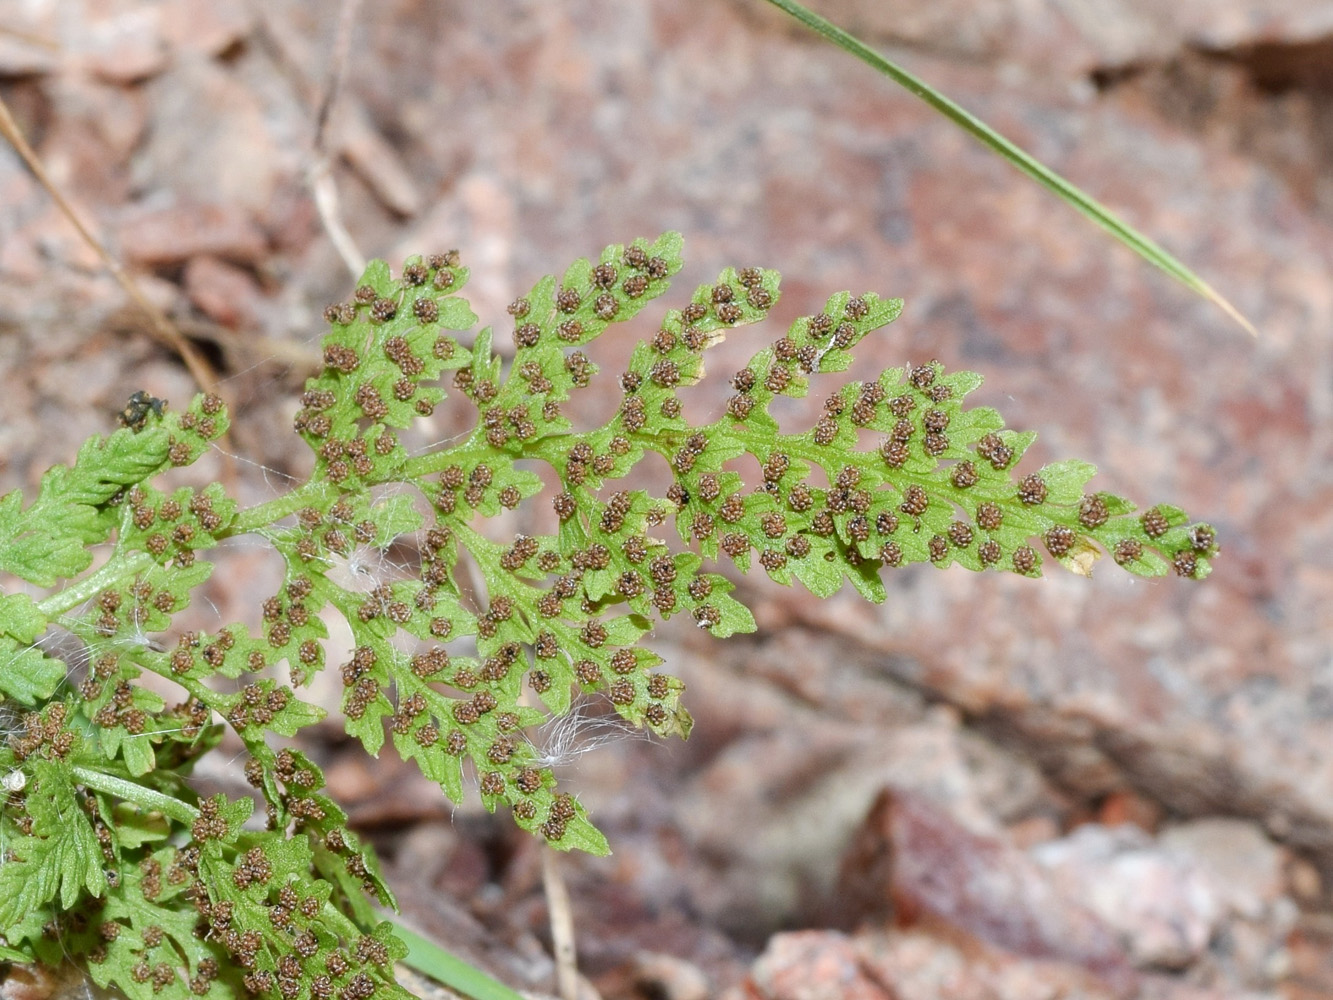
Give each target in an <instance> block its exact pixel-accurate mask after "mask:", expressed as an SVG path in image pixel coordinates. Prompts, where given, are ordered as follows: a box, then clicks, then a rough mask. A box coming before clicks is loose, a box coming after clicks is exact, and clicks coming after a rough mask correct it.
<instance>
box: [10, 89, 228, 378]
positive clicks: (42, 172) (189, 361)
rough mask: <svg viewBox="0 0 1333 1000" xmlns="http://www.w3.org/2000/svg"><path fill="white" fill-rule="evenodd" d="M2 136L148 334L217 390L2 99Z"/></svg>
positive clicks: (209, 370) (198, 357)
mask: <svg viewBox="0 0 1333 1000" xmlns="http://www.w3.org/2000/svg"><path fill="white" fill-rule="evenodd" d="M0 135H3V136H4V137H5V138H6V139H7V140H8V141H9V144H10V145H11V146H13V147H14V150H15V151H16V152H17V153H18V154H19V156H20V157H21V158H22V159H23V162H24V163H25V164H26V165H27V167H28V169H29V170H31V171H32V174H33V176H34V177H36V178H37V182H38V183H39V184H41V185H42V187H43V188H45V189H46V193H47V194H49V195H50V196H51V200H52V201H54V202H55V203H56V207H57V208H59V209H60V211H61V212H62V213H63V214H64V216H65V218H67V219H69V221H70V224H71V225H73V226H74V228H75V229H76V230H77V231H78V234H79V236H80V237H81V238H82V239H83V241H84V242H85V243H87V244H88V246H90V247H92V249H93V252H94V253H96V254H97V256H98V257H99V258H100V259H101V261H102V264H103V265H104V266H105V267H106V269H107V270H108V271H110V272H111V276H112V277H114V278H115V279H116V281H117V282H118V283H119V285H120V287H121V288H122V289H124V291H125V294H126V295H128V296H129V297H130V298H131V299H132V300H133V301H134V304H135V305H137V306H138V307H139V308H140V309H141V310H143V312H144V315H146V316H147V317H148V320H149V326H148V329H149V332H150V333H152V335H153V336H154V337H155V338H156V339H157V340H158V341H160V342H161V343H162V344H163V345H164V346H166V347H168V348H169V349H170V350H172V351H174V352H175V353H176V354H177V355H179V357H180V359H181V360H182V361H183V362H184V363H185V367H186V368H187V369H188V370H189V372H190V375H191V376H192V377H193V378H194V380H195V382H196V383H197V384H198V386H199V388H200V389H202V390H204V391H205V392H213V391H215V390H216V388H217V377H216V374H215V373H214V371H213V369H212V368H211V367H210V366H209V364H208V362H207V361H205V360H204V358H203V356H202V355H201V354H200V353H199V352H198V351H196V350H195V349H194V347H192V346H191V344H190V342H189V341H188V340H186V339H185V337H184V336H183V335H182V334H181V332H180V331H179V330H178V329H176V327H175V326H174V325H173V324H172V322H171V320H169V319H167V317H166V316H165V315H164V314H163V312H162V310H161V309H159V308H158V307H157V306H155V305H153V303H152V302H150V301H149V300H148V297H147V296H146V295H144V293H143V291H142V290H141V289H140V288H139V286H138V285H137V284H135V281H134V279H133V278H132V277H130V275H129V274H128V273H126V271H125V269H124V268H123V267H121V266H120V261H118V260H116V258H115V257H114V256H112V254H111V251H110V250H108V249H107V248H106V246H105V245H103V243H102V241H101V240H99V239H98V238H97V237H96V236H94V235H93V234H92V232H91V231H90V230H89V229H88V227H87V226H85V225H84V224H83V221H82V220H81V219H80V218H79V216H78V214H77V213H76V212H75V211H74V206H73V205H71V204H70V203H69V201H68V200H67V199H66V198H65V196H64V195H63V194H62V193H61V192H60V189H59V188H58V187H56V185H55V183H54V182H53V181H52V180H51V177H50V175H49V174H48V173H47V172H46V168H45V167H44V166H42V161H41V160H40V159H38V157H37V153H36V151H35V150H33V148H32V146H30V145H29V144H28V140H27V139H26V138H25V137H24V135H23V132H22V130H21V129H20V128H19V127H18V123H17V122H16V121H14V116H13V115H11V114H10V112H9V106H8V105H7V104H5V102H4V100H3V99H2V98H0Z"/></svg>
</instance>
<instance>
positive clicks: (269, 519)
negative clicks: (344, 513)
mask: <svg viewBox="0 0 1333 1000" xmlns="http://www.w3.org/2000/svg"><path fill="white" fill-rule="evenodd" d="M333 488H334V487H333V484H332V483H329V482H327V481H326V480H322V479H318V480H311V481H310V482H308V483H305V484H304V485H302V486H298V487H297V488H296V489H294V490H292V491H291V492H290V493H285V494H283V495H282V496H280V497H278V498H276V499H274V500H270V501H268V502H267V503H261V504H258V505H257V506H254V507H248V508H246V509H245V510H243V511H241V512H240V513H239V514H237V515H236V517H235V518H234V519H233V520H232V522H231V524H229V525H227V527H226V528H225V529H224V530H223V532H222V533H221V534H220V535H219V536H218V537H219V538H234V537H235V536H237V535H244V534H248V533H249V532H252V531H257V530H258V529H260V528H263V527H266V526H268V525H270V524H272V523H273V522H274V521H281V520H282V519H283V518H284V517H288V516H290V515H292V514H295V513H296V512H297V511H298V510H300V509H301V508H302V507H308V506H310V505H311V504H312V503H314V502H316V501H319V500H322V499H323V498H324V497H325V495H326V494H328V493H329V491H331V490H332V489H333Z"/></svg>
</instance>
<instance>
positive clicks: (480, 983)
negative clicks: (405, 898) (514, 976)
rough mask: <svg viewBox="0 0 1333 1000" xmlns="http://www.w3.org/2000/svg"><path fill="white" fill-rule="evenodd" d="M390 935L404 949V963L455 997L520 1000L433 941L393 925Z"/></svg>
mask: <svg viewBox="0 0 1333 1000" xmlns="http://www.w3.org/2000/svg"><path fill="white" fill-rule="evenodd" d="M393 931H394V933H395V934H396V935H398V937H399V938H401V939H402V941H403V943H404V944H406V945H407V957H406V958H405V959H403V963H404V964H405V965H407V966H408V967H409V968H412V969H415V970H416V971H417V972H420V973H421V974H422V975H423V976H429V977H430V978H431V979H434V980H435V981H436V982H438V983H442V984H443V985H445V986H447V987H449V989H451V990H453V991H454V992H456V993H461V994H463V995H464V996H468V997H472V998H473V1000H523V997H522V996H521V995H520V994H518V993H515V992H514V991H513V990H511V989H510V988H509V987H508V986H506V985H505V984H504V983H502V982H500V981H499V980H498V979H492V978H491V977H490V976H488V975H487V974H486V973H484V972H482V971H481V970H480V969H478V968H476V967H475V966H472V965H468V964H467V962H464V961H463V960H462V959H461V958H456V957H455V956H453V955H451V954H449V952H447V951H445V950H444V949H443V948H441V947H440V946H439V945H437V944H436V943H435V942H434V941H432V940H430V939H429V938H425V937H422V936H421V935H420V934H418V933H417V932H416V931H411V930H408V929H407V928H406V927H404V926H403V925H402V924H400V923H398V922H397V921H394V925H393Z"/></svg>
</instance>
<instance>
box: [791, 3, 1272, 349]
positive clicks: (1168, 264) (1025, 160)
mask: <svg viewBox="0 0 1333 1000" xmlns="http://www.w3.org/2000/svg"><path fill="white" fill-rule="evenodd" d="M768 2H769V3H771V4H772V5H773V6H775V7H777V8H778V9H779V10H781V11H783V12H784V13H786V14H789V15H790V16H792V17H794V18H795V19H796V20H798V21H800V22H801V23H802V24H804V25H805V26H806V27H808V28H810V29H812V30H814V31H816V32H818V33H819V34H821V35H823V36H824V37H825V38H827V39H828V40H829V41H831V42H833V43H834V44H835V45H837V46H838V47H839V48H841V49H843V50H844V51H847V52H850V53H851V54H852V55H854V56H856V58H858V59H860V60H861V61H862V62H864V63H866V64H868V65H869V66H871V67H873V68H874V69H876V70H878V71H879V72H880V73H882V74H884V75H885V76H887V77H888V78H889V79H890V80H893V81H894V82H895V83H897V84H899V85H900V86H903V87H905V88H907V89H908V90H910V91H911V92H912V93H913V94H915V95H916V96H917V97H919V98H921V100H923V101H925V102H926V103H927V104H929V105H930V106H931V107H932V108H934V109H935V110H936V111H938V112H939V113H940V114H942V115H944V117H946V118H948V119H949V120H950V121H951V122H953V123H954V124H955V125H957V126H959V127H960V128H962V129H964V130H965V131H967V132H970V133H971V134H972V135H973V136H975V137H976V138H977V139H979V140H981V141H982V142H983V143H985V144H986V145H987V146H989V147H990V148H991V149H993V150H995V152H997V153H999V154H1000V155H1001V156H1003V157H1004V158H1005V159H1006V160H1008V161H1009V162H1010V163H1012V164H1013V165H1014V166H1016V167H1017V168H1018V169H1019V170H1021V171H1023V173H1025V174H1027V175H1028V176H1029V177H1031V178H1032V179H1033V180H1035V181H1036V182H1037V183H1038V184H1040V185H1042V187H1044V188H1046V189H1047V190H1048V191H1051V192H1053V193H1054V194H1056V195H1058V196H1059V197H1060V198H1063V199H1064V200H1065V201H1067V202H1068V203H1069V204H1070V205H1073V206H1074V207H1075V208H1076V209H1078V210H1079V211H1080V212H1082V213H1083V214H1084V215H1086V216H1087V217H1088V218H1089V219H1091V220H1092V221H1093V222H1095V223H1097V225H1099V226H1101V227H1102V228H1103V229H1105V230H1106V231H1107V232H1109V233H1110V234H1111V235H1112V236H1114V237H1115V238H1116V239H1118V240H1119V241H1120V242H1121V243H1123V244H1125V246H1127V247H1129V248H1130V249H1131V250H1133V251H1134V252H1135V253H1137V254H1138V255H1139V256H1140V257H1142V258H1143V259H1144V260H1146V261H1148V262H1149V263H1151V264H1154V265H1156V266H1157V267H1159V268H1161V269H1162V270H1163V271H1165V272H1166V273H1167V274H1169V275H1171V277H1173V278H1175V279H1176V280H1177V281H1179V282H1180V283H1181V284H1183V285H1184V286H1185V287H1186V288H1188V289H1190V290H1191V291H1193V292H1195V293H1196V294H1198V295H1201V296H1203V297H1204V298H1205V299H1208V300H1209V301H1210V302H1212V303H1213V304H1215V305H1216V306H1217V307H1218V308H1220V309H1221V310H1222V311H1223V312H1225V313H1226V314H1227V315H1228V316H1230V317H1231V318H1232V319H1233V320H1235V321H1236V322H1237V323H1238V324H1240V326H1242V327H1243V328H1244V329H1245V330H1247V331H1249V332H1250V334H1251V335H1257V331H1256V330H1255V328H1254V325H1253V324H1252V323H1250V321H1249V320H1248V319H1246V318H1245V317H1244V316H1243V315H1241V313H1240V310H1238V309H1237V308H1236V307H1235V306H1233V305H1232V304H1231V303H1230V302H1228V301H1227V300H1226V299H1225V298H1223V297H1222V296H1221V295H1220V294H1219V293H1218V292H1217V291H1216V289H1214V288H1213V287H1212V286H1211V285H1209V284H1208V283H1207V282H1206V281H1204V280H1203V279H1202V278H1200V277H1199V276H1198V275H1197V274H1195V273H1194V272H1193V271H1191V270H1190V269H1189V268H1187V267H1186V266H1185V265H1184V264H1182V263H1181V262H1180V261H1178V260H1177V259H1176V258H1175V257H1174V256H1172V255H1171V254H1170V253H1169V252H1168V251H1167V250H1166V249H1164V248H1163V247H1161V246H1159V245H1158V244H1157V243H1155V242H1154V241H1153V240H1151V239H1149V238H1148V237H1146V236H1144V235H1143V234H1142V233H1140V232H1139V231H1138V230H1136V229H1135V228H1134V227H1133V226H1131V225H1129V224H1128V223H1127V222H1125V221H1124V220H1123V219H1120V218H1119V217H1117V216H1116V215H1115V214H1114V213H1113V212H1111V211H1110V209H1108V208H1106V207H1105V206H1104V205H1102V204H1100V203H1099V202H1097V201H1096V200H1095V199H1093V198H1091V197H1089V196H1088V195H1087V194H1085V193H1084V192H1083V191H1082V190H1080V189H1079V188H1077V187H1076V186H1074V185H1073V184H1071V183H1069V181H1067V180H1065V179H1064V178H1063V177H1061V176H1060V175H1059V174H1057V173H1055V172H1054V171H1053V170H1050V169H1049V168H1047V167H1045V166H1043V165H1042V164H1041V163H1040V162H1038V161H1037V160H1035V159H1033V158H1032V157H1031V156H1029V155H1028V154H1027V153H1025V152H1024V151H1023V150H1022V149H1020V148H1019V147H1018V146H1015V145H1014V144H1013V143H1012V142H1010V141H1009V140H1008V139H1006V138H1005V137H1004V136H1002V135H1000V134H999V133H998V132H996V131H995V130H994V129H992V128H991V127H990V126H988V125H987V124H986V123H985V122H983V121H981V120H980V119H978V118H977V117H975V116H974V115H972V114H971V113H969V112H968V111H966V110H964V109H963V108H961V107H959V106H958V105H957V104H955V103H954V102H953V101H951V100H949V98H947V97H945V96H944V95H943V94H941V93H940V92H939V91H938V90H935V89H934V88H933V87H931V86H930V85H929V84H927V83H926V82H925V81H923V80H921V79H919V78H918V77H916V76H914V75H912V74H911V73H909V72H908V71H907V70H905V69H903V68H902V67H901V66H898V65H896V64H894V63H892V62H890V61H889V60H888V59H885V58H884V57H883V56H882V55H880V54H879V53H878V52H875V51H874V50H873V49H871V48H870V47H868V46H867V45H865V44H864V43H863V42H861V41H860V40H859V39H857V38H856V37H855V36H854V35H850V34H848V33H847V32H846V31H844V30H843V29H841V28H839V27H838V26H837V25H835V24H832V23H831V22H829V21H827V20H825V19H824V18H822V17H820V16H819V15H818V14H816V13H814V12H813V11H811V10H810V9H808V8H807V7H805V6H803V5H802V4H799V3H796V2H795V0H768Z"/></svg>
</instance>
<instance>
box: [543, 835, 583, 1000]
mask: <svg viewBox="0 0 1333 1000" xmlns="http://www.w3.org/2000/svg"><path fill="white" fill-rule="evenodd" d="M542 886H543V888H544V889H545V890H546V908H547V910H548V911H549V912H550V916H551V950H552V951H553V952H554V953H555V976H556V984H557V989H558V990H559V991H560V997H561V1000H578V995H579V970H578V955H577V953H576V952H575V949H574V914H573V911H572V910H571V908H570V905H569V890H568V889H567V888H566V887H565V879H564V876H562V875H561V874H560V858H559V857H558V856H557V855H556V853H555V851H553V850H552V849H551V848H549V847H543V848H542Z"/></svg>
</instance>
